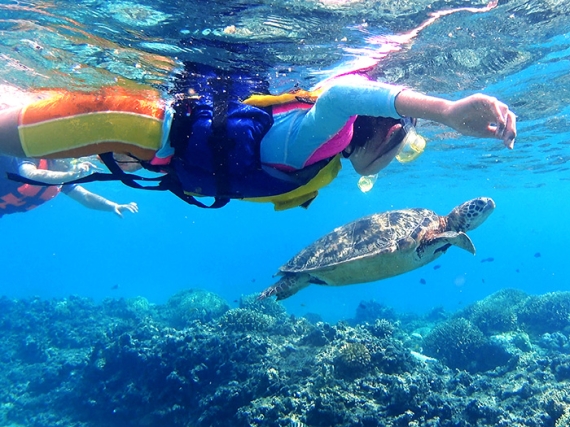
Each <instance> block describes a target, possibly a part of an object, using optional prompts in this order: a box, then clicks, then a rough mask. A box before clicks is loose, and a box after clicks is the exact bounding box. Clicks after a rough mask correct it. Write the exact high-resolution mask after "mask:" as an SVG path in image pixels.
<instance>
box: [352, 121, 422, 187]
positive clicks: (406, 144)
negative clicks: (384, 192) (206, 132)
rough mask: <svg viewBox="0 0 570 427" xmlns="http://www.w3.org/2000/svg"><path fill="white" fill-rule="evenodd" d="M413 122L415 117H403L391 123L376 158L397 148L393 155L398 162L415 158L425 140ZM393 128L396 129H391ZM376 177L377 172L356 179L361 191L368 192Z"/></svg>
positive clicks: (407, 161) (405, 161) (406, 161)
mask: <svg viewBox="0 0 570 427" xmlns="http://www.w3.org/2000/svg"><path fill="white" fill-rule="evenodd" d="M415 123H416V119H412V118H410V117H404V118H402V119H400V120H399V123H396V124H394V125H392V126H391V127H390V129H389V130H388V131H387V134H386V136H385V139H384V141H383V147H382V154H380V156H378V158H381V157H383V156H385V155H387V154H388V153H390V152H393V150H397V151H396V154H395V157H396V159H397V160H398V161H399V162H400V163H410V162H413V161H414V160H416V159H417V158H418V157H419V156H420V155H421V154H422V153H423V151H424V150H425V147H426V140H425V138H424V137H423V136H421V135H420V134H418V132H417V131H416V127H415ZM394 128H396V129H397V130H395V131H392V129H394ZM391 156H394V154H391ZM392 158H393V157H392ZM377 178H378V174H377V173H375V174H372V175H364V176H361V177H360V178H359V180H358V188H359V189H360V191H362V192H363V193H367V192H369V191H370V190H372V188H373V186H374V183H375V182H376V179H377Z"/></svg>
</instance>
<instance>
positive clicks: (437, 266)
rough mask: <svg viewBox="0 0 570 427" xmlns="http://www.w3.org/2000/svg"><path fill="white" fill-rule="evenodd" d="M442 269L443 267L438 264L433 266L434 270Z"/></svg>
mask: <svg viewBox="0 0 570 427" xmlns="http://www.w3.org/2000/svg"><path fill="white" fill-rule="evenodd" d="M440 268H441V265H439V264H436V265H434V266H433V269H434V270H439V269H440Z"/></svg>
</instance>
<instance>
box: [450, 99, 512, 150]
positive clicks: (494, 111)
mask: <svg viewBox="0 0 570 427" xmlns="http://www.w3.org/2000/svg"><path fill="white" fill-rule="evenodd" d="M446 110H447V111H446V112H445V114H444V116H445V120H444V121H443V123H445V124H446V125H448V126H450V127H452V128H453V129H455V130H456V131H458V132H460V133H462V134H464V135H469V136H477V137H481V138H496V139H501V140H502V141H503V144H505V146H506V147H507V148H509V149H512V148H513V147H514V144H515V138H516V136H517V130H516V122H517V119H516V116H515V114H514V113H513V112H512V111H510V110H509V107H507V105H506V104H503V103H502V102H500V101H499V100H497V98H494V97H492V96H487V95H483V94H480V93H479V94H475V95H471V96H468V97H466V98H463V99H460V100H458V101H452V102H450V103H449V104H448V107H447V109H446Z"/></svg>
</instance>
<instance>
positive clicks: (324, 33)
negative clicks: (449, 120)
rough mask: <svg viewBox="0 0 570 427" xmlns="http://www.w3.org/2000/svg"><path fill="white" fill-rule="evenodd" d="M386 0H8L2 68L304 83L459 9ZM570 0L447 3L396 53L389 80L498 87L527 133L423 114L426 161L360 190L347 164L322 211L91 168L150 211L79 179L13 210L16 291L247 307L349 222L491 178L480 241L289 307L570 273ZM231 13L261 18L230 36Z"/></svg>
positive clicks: (466, 299) (337, 307)
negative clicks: (101, 207)
mask: <svg viewBox="0 0 570 427" xmlns="http://www.w3.org/2000/svg"><path fill="white" fill-rule="evenodd" d="M386 4H388V3H386ZM398 4H400V3H398ZM137 5H138V6H137ZM383 5H384V2H377V4H375V5H374V7H372V6H371V5H370V4H369V3H367V4H361V3H357V2H332V1H327V2H325V1H322V2H313V1H303V2H288V1H285V0H283V2H282V4H281V5H278V4H273V3H271V2H264V1H253V0H252V1H250V2H249V3H248V2H232V6H226V5H225V2H211V3H203V4H201V5H196V4H194V3H192V4H190V3H185V2H184V3H183V2H165V1H163V2H152V3H151V2H140V3H134V2H133V3H131V2H122V3H121V2H118V3H117V2H112V3H111V2H109V3H105V2H103V1H89V2H81V4H77V5H73V4H67V3H66V2H58V3H57V6H56V5H53V4H52V3H43V2H39V3H38V2H34V3H33V5H32V4H31V3H22V2H18V3H16V2H10V1H5V0H2V1H0V31H1V32H2V37H1V38H0V39H1V40H0V61H2V62H3V64H4V65H3V67H2V69H1V70H0V83H1V84H8V85H11V86H17V87H20V88H23V89H32V88H36V87H50V86H66V87H94V86H97V85H98V84H108V83H110V82H113V81H115V80H117V79H131V80H135V81H139V82H145V83H149V84H155V85H166V84H167V82H168V79H169V75H170V74H171V72H172V70H174V69H175V68H176V67H177V64H178V62H177V61H179V60H182V59H184V60H201V61H203V62H208V63H211V64H213V65H222V66H223V65H227V64H235V63H238V64H240V65H242V66H243V65H250V66H251V68H252V69H254V70H270V72H269V76H270V77H271V83H272V86H273V88H274V89H284V88H288V87H290V86H292V85H293V84H295V83H297V82H300V83H301V84H302V85H304V86H306V87H308V86H310V85H311V84H312V83H314V82H316V81H318V79H319V78H320V76H322V75H323V74H324V75H326V74H327V72H328V71H330V70H332V69H333V68H334V67H338V66H339V65H341V64H343V63H346V62H348V61H351V60H354V59H355V57H356V56H357V55H356V53H355V52H360V53H361V54H364V53H366V54H367V55H369V54H371V53H372V54H374V52H375V49H380V46H381V45H378V44H374V43H372V42H371V40H372V38H373V36H379V35H386V34H399V33H405V32H407V31H409V30H411V29H412V28H414V27H415V26H416V25H418V24H419V23H420V22H422V21H423V20H424V19H426V18H427V16H428V13H429V12H430V11H433V10H438V9H441V3H440V2H429V1H424V2H411V3H410V4H407V3H405V2H402V3H401V9H398V8H397V6H392V7H390V8H387V7H383ZM482 5H484V3H481V2H476V1H472V2H456V4H452V3H449V2H446V3H445V7H446V8H448V7H454V6H478V7H480V6H482ZM143 6H144V7H143ZM384 6H385V5H384ZM569 8H570V6H568V5H567V3H566V2H546V1H544V2H540V1H522V0H516V1H505V2H501V3H500V4H499V6H498V7H497V8H495V9H493V10H491V11H489V12H486V13H482V14H472V13H468V12H462V13H458V14H454V15H450V16H447V17H442V18H441V19H440V20H439V21H437V22H435V23H434V24H433V25H432V26H430V27H428V28H427V29H426V30H424V31H423V32H421V33H420V34H419V35H418V36H417V38H416V39H415V41H414V42H413V43H412V44H409V45H405V49H401V50H399V51H398V52H394V53H393V54H392V55H388V56H387V57H385V58H383V59H382V61H381V67H380V68H381V70H382V73H380V74H381V76H380V77H381V78H382V79H384V80H388V81H395V82H397V83H400V84H405V85H408V86H410V87H413V88H414V89H417V90H421V91H424V92H427V93H430V94H434V95H438V96H444V97H448V98H452V99H455V98H458V97H460V96H464V95H466V94H469V93H473V92H476V91H483V92H485V93H488V94H491V95H493V96H496V97H497V98H499V99H501V100H503V101H504V102H506V103H507V104H509V105H511V106H512V109H513V110H514V111H515V112H516V114H517V115H518V120H519V136H518V138H517V142H516V147H515V150H514V151H508V150H506V149H503V148H501V144H500V143H498V142H496V141H491V140H476V139H470V138H465V137H459V136H457V135H456V134H453V133H451V132H450V131H449V129H445V128H443V127H440V126H438V125H436V124H433V123H423V124H421V126H420V131H421V132H422V133H423V134H425V135H426V136H427V137H428V139H429V141H430V142H429V145H428V149H427V150H426V152H425V153H424V154H423V155H422V156H421V157H420V159H418V160H417V161H416V162H414V163H412V164H405V165H402V164H398V163H396V162H394V164H392V165H390V166H389V167H388V168H387V169H386V170H384V171H383V172H382V173H381V175H380V177H379V179H378V181H377V182H376V185H375V187H374V189H373V190H372V191H371V192H370V193H367V194H363V193H361V192H360V191H359V189H358V188H357V186H356V182H357V175H356V174H355V173H354V172H353V171H352V170H351V169H350V166H349V165H348V164H345V167H344V169H343V171H342V172H341V176H340V177H339V178H338V179H337V180H336V181H335V182H333V183H332V184H331V185H330V186H329V187H328V188H325V189H324V190H322V191H321V194H320V196H319V197H318V198H317V199H316V201H315V202H314V203H313V204H312V205H311V207H310V208H309V209H308V210H302V209H295V210H290V211H285V212H274V211H273V210H272V208H271V207H270V206H269V205H258V204H248V203H245V202H238V201H233V202H232V203H230V204H229V205H228V206H227V207H225V208H223V209H222V210H219V211H214V210H200V209H197V208H194V207H190V206H187V205H185V204H184V203H183V202H181V201H179V200H178V199H177V198H176V197H174V196H172V195H169V194H157V193H154V192H150V193H146V192H142V191H136V190H132V189H129V188H126V187H123V186H121V185H119V184H89V186H88V188H89V190H91V191H93V192H96V193H98V194H101V195H103V196H105V197H107V198H109V199H111V200H114V201H117V202H122V203H127V202H130V201H136V202H137V203H138V204H139V207H140V212H139V213H138V214H135V215H133V214H129V213H126V214H125V218H124V219H122V220H121V219H118V218H116V217H114V216H113V215H111V214H109V213H101V212H95V211H90V210H87V209H85V208H83V207H82V206H79V205H78V204H77V203H75V202H73V201H72V200H70V199H69V198H67V197H66V196H65V195H60V196H58V197H57V198H55V199H54V200H52V201H51V202H49V203H48V204H46V205H44V206H41V207H40V208H38V209H35V210H33V211H31V212H28V213H26V214H18V215H10V216H5V217H3V218H2V219H1V221H0V227H1V229H2V241H3V243H4V256H3V257H2V259H1V260H0V268H1V270H2V272H3V274H2V278H1V280H0V294H1V295H7V296H9V297H16V298H22V297H26V296H30V295H36V296H40V297H42V298H52V297H58V298H59V297H66V296H69V295H71V294H75V295H80V296H87V297H92V298H94V299H95V300H97V301H99V300H102V299H104V298H122V297H124V298H131V297H135V296H143V297H145V298H147V299H148V300H149V301H151V302H153V303H163V302H165V301H166V300H167V299H168V298H169V297H170V296H171V295H173V294H174V293H175V292H177V291H180V290H183V289H188V288H201V289H206V290H210V291H213V292H215V293H217V294H219V295H220V296H222V297H223V298H225V299H226V300H227V301H228V302H229V303H230V305H233V306H237V305H238V303H237V300H239V298H240V296H242V295H247V294H252V293H257V292H260V291H261V290H263V289H264V288H266V287H267V286H269V285H270V284H272V283H273V281H274V279H273V278H272V275H273V274H274V273H275V272H276V271H277V269H278V268H279V267H280V266H281V265H282V264H284V263H285V262H286V261H287V260H288V259H289V258H291V257H292V256H293V255H295V254H296V253H297V252H298V251H299V250H301V249H302V248H303V247H305V246H306V245H308V244H310V243H311V242H312V241H314V240H315V239H317V238H319V237H321V236H322V235H323V234H325V233H328V232H329V231H331V230H332V229H333V228H335V227H337V226H339V225H342V224H344V223H346V222H349V221H352V220H354V219H356V218H359V217H360V216H363V215H366V214H369V213H373V212H380V211H385V210H390V209H400V208H406V207H425V208H429V209H432V210H434V211H436V212H438V213H439V214H442V215H443V214H447V213H448V212H449V211H450V210H451V209H452V208H453V207H454V206H456V205H458V204H460V203H462V202H464V201H466V200H468V199H470V198H472V197H476V196H490V197H493V198H494V200H495V202H496V203H497V209H496V211H495V212H494V213H493V215H492V216H491V217H490V218H489V220H488V221H487V222H486V223H485V224H484V225H483V226H481V227H480V228H479V229H477V230H474V231H472V232H470V233H469V234H470V236H471V238H472V240H473V242H474V244H475V246H476V248H477V255H476V256H474V257H473V256H471V255H469V254H468V253H466V252H463V251H460V250H458V249H457V248H451V249H450V250H449V251H448V253H447V254H446V255H445V256H443V257H441V258H440V259H438V260H437V261H435V262H434V263H432V264H429V265H427V266H425V267H423V268H421V269H419V270H416V271H413V272H410V273H408V274H405V275H402V276H399V277H395V278H392V279H387V280H384V281H381V282H378V283H371V284H364V285H355V286H348V287H341V288H331V287H319V286H312V287H310V288H308V289H306V290H303V291H302V292H300V293H298V294H297V295H295V296H293V297H292V298H290V299H288V300H286V301H285V302H284V305H285V307H286V309H287V311H288V312H289V313H291V314H295V315H303V314H305V313H307V312H313V313H319V314H320V315H321V316H322V317H323V318H324V319H325V320H329V321H337V320H340V319H345V318H351V317H353V316H354V313H355V309H356V306H357V305H358V303H359V302H360V301H362V300H371V299H373V300H376V301H379V302H382V303H385V304H386V305H389V306H391V307H394V308H395V309H397V310H401V311H415V312H426V311H428V310H430V309H432V308H434V307H441V306H442V307H444V308H446V309H447V310H450V311H454V310H457V309H459V308H462V307H464V306H466V305H468V304H470V303H472V302H474V301H477V300H480V299H482V298H484V297H485V296H488V295H490V294H492V293H494V292H496V291H498V290H500V289H503V288H517V289H521V290H523V291H525V292H528V293H531V294H542V293H545V292H549V291H555V290H570V281H569V280H568V271H569V270H568V264H567V255H566V254H567V244H568V241H569V239H570V225H569V221H568V215H567V210H568V202H567V197H568V194H569V184H570V174H569V171H568V160H570V144H569V140H568V136H569V135H570V118H569V117H570V109H569V107H568V104H569V102H568V101H569V100H570V33H568V32H567V31H568V28H569V26H568V22H569V21H570V18H568V12H569ZM196 9H198V10H196ZM201 9H203V10H201ZM127 11H130V12H128V13H127ZM135 12H138V13H139V14H138V15H137V14H136V13H135ZM363 17H364V18H363ZM363 24H366V25H363ZM232 25H235V27H236V28H237V30H238V32H239V31H243V33H240V34H238V35H231V36H228V35H224V32H223V30H224V29H226V30H227V31H230V32H231V31H232V30H231V26H232ZM228 28H230V29H229V30H228ZM246 30H247V31H246ZM344 38H346V40H344ZM490 258H492V259H493V260H492V261H491V260H490ZM436 265H437V266H439V268H437V269H434V266H436ZM422 279H423V280H422ZM424 282H425V283H424Z"/></svg>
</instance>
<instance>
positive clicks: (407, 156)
mask: <svg viewBox="0 0 570 427" xmlns="http://www.w3.org/2000/svg"><path fill="white" fill-rule="evenodd" d="M402 130H403V132H404V138H403V142H402V148H400V151H399V153H398V154H397V155H396V159H397V160H398V161H399V162H400V163H410V162H413V161H414V160H416V159H417V158H418V157H419V156H420V154H422V153H423V152H424V150H425V148H426V139H425V138H424V137H423V136H421V135H420V134H419V133H418V132H417V131H416V126H415V119H411V118H409V117H405V118H403V119H402Z"/></svg>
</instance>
